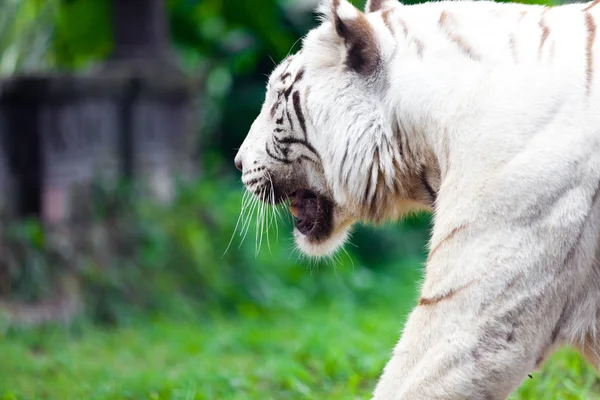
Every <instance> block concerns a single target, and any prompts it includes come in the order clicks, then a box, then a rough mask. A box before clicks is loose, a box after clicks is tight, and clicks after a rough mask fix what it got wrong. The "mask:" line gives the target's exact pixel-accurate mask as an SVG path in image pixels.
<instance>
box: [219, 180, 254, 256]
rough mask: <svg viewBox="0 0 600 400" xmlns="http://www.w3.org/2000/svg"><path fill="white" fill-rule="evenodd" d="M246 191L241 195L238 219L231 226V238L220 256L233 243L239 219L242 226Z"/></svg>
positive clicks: (225, 252)
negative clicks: (233, 225) (233, 226)
mask: <svg viewBox="0 0 600 400" xmlns="http://www.w3.org/2000/svg"><path fill="white" fill-rule="evenodd" d="M246 193H248V192H247V191H246V192H245V193H244V195H243V196H242V205H241V208H240V215H239V216H238V219H237V221H236V223H235V228H233V233H232V234H231V238H230V239H229V243H228V244H227V247H226V248H225V251H224V252H223V255H221V258H223V257H225V254H227V251H228V250H229V248H230V247H231V243H233V238H234V237H235V234H236V232H237V229H238V226H239V225H240V221H242V226H243V221H244V218H243V217H244V204H245V203H246V201H247V199H248V197H247V196H246Z"/></svg>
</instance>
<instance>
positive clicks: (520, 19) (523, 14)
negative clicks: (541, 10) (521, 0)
mask: <svg viewBox="0 0 600 400" xmlns="http://www.w3.org/2000/svg"><path fill="white" fill-rule="evenodd" d="M526 15H527V10H523V11H521V16H520V17H519V22H521V21H522V20H523V18H525V16H526Z"/></svg>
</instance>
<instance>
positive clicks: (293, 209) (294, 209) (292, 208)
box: [290, 205, 300, 218]
mask: <svg viewBox="0 0 600 400" xmlns="http://www.w3.org/2000/svg"><path fill="white" fill-rule="evenodd" d="M290 212H291V213H292V215H293V216H294V217H296V218H298V215H300V209H299V208H298V207H296V206H293V205H290Z"/></svg>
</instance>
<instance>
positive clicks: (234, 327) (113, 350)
mask: <svg viewBox="0 0 600 400" xmlns="http://www.w3.org/2000/svg"><path fill="white" fill-rule="evenodd" d="M398 304H399V305H397V306H394V304H391V303H390V304H387V305H383V304H381V305H377V306H374V307H370V308H369V309H367V308H361V307H357V306H349V305H344V304H343V303H335V304H315V305H313V306H311V307H308V308H305V309H302V310H298V311H294V312H289V313H287V314H279V315H270V316H264V315H262V316H261V315H247V316H243V317H238V318H209V319H205V320H201V321H198V322H191V321H189V320H188V321H186V322H181V323H179V322H177V321H165V320H157V321H153V322H149V321H146V322H143V323H142V322H139V323H137V324H134V325H132V326H130V327H127V328H118V329H113V330H106V329H105V330H97V329H92V328H90V327H87V328H82V329H81V328H79V329H75V328H71V329H68V330H67V329H66V328H54V329H50V328H47V329H44V330H43V331H11V332H9V333H8V334H7V335H5V336H4V337H2V338H1V339H2V341H1V342H0V355H1V358H0V399H2V400H8V399H265V398H277V399H304V398H308V399H368V398H369V395H370V391H371V390H372V388H373V386H374V385H375V382H376V380H377V377H378V376H379V374H380V373H381V369H382V367H383V365H384V364H385V362H386V360H387V359H388V357H389V353H390V350H391V348H392V347H393V345H394V343H395V342H396V340H397V338H398V334H399V331H400V321H401V320H402V318H403V317H404V316H405V315H406V314H407V312H408V310H409V308H410V305H409V302H407V301H405V300H398ZM599 388H600V386H599V380H598V378H597V376H596V374H595V372H594V371H593V370H592V369H591V368H590V367H589V366H588V365H587V364H585V363H584V362H583V361H582V360H581V359H580V358H579V356H578V355H576V354H575V353H574V352H571V351H561V352H560V353H558V354H556V355H555V356H554V357H553V358H552V359H551V360H550V362H549V363H547V365H546V366H545V368H544V369H543V370H542V371H541V372H536V373H534V374H533V379H527V380H526V382H524V384H523V386H522V387H521V389H520V390H519V392H518V393H517V394H515V395H514V396H513V398H514V399H593V398H600V397H598V396H596V397H594V396H595V394H596V395H597V394H598V393H600V390H599Z"/></svg>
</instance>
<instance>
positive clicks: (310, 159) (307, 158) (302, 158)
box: [298, 155, 319, 166]
mask: <svg viewBox="0 0 600 400" xmlns="http://www.w3.org/2000/svg"><path fill="white" fill-rule="evenodd" d="M298 159H299V160H304V161H308V162H310V163H313V164H315V165H317V166H318V165H319V163H318V162H317V161H315V160H313V159H312V158H310V157H307V156H305V155H301V156H300V157H298Z"/></svg>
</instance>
